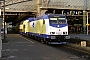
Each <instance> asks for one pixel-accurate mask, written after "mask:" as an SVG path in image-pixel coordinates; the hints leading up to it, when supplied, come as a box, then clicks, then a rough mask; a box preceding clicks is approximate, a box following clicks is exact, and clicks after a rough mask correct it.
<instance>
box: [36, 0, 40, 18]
mask: <svg viewBox="0 0 90 60" xmlns="http://www.w3.org/2000/svg"><path fill="white" fill-rule="evenodd" d="M36 4H37V16H36V17H38V16H40V6H41V0H37V1H36Z"/></svg>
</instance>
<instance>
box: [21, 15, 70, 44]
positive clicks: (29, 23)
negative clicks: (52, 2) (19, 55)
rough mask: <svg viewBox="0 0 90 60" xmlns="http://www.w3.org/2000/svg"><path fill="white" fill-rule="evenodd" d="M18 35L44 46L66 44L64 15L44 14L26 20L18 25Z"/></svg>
mask: <svg viewBox="0 0 90 60" xmlns="http://www.w3.org/2000/svg"><path fill="white" fill-rule="evenodd" d="M20 34H22V35H26V36H28V37H33V38H35V39H37V40H39V41H41V42H42V43H46V44H66V42H67V39H70V36H68V23H67V19H66V16H65V15H62V14H45V15H44V16H40V17H38V18H32V17H30V18H28V19H26V20H24V21H22V22H21V23H20Z"/></svg>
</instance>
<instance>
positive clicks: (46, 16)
mask: <svg viewBox="0 0 90 60" xmlns="http://www.w3.org/2000/svg"><path fill="white" fill-rule="evenodd" d="M53 16H59V17H60V16H61V17H65V15H62V14H45V15H44V16H40V17H38V18H34V17H30V18H28V19H27V20H29V21H35V20H39V19H48V18H49V17H53Z"/></svg>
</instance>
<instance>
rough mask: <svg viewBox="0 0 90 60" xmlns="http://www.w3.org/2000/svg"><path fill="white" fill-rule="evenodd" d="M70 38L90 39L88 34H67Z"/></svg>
mask: <svg viewBox="0 0 90 60" xmlns="http://www.w3.org/2000/svg"><path fill="white" fill-rule="evenodd" d="M69 36H70V38H73V39H81V40H88V41H90V34H88V35H87V34H69Z"/></svg>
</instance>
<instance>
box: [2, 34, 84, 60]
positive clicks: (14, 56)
mask: <svg viewBox="0 0 90 60" xmlns="http://www.w3.org/2000/svg"><path fill="white" fill-rule="evenodd" d="M6 40H7V41H8V42H7V43H3V50H2V56H3V57H2V58H3V59H6V60H75V59H76V60H78V58H79V59H80V60H82V58H81V57H77V56H75V55H73V54H70V53H67V52H64V51H62V50H59V49H56V48H54V47H52V46H49V45H46V44H42V43H40V42H38V41H35V40H32V39H30V38H26V37H23V36H21V35H19V34H7V35H6ZM71 57H73V58H74V59H73V58H71Z"/></svg>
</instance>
